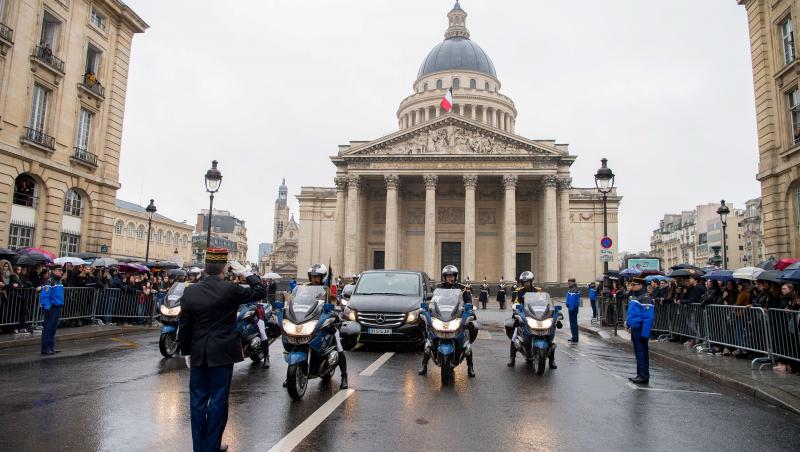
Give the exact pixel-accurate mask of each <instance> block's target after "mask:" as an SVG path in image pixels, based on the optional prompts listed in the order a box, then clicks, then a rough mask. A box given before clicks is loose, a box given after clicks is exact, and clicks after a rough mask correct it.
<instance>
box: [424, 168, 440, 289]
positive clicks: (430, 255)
mask: <svg viewBox="0 0 800 452" xmlns="http://www.w3.org/2000/svg"><path fill="white" fill-rule="evenodd" d="M424 179H425V250H424V252H425V260H424V262H425V271H426V272H428V275H429V276H431V275H433V276H431V277H432V278H434V279H436V275H438V274H439V272H438V271H437V270H436V182H437V181H438V179H439V178H438V177H437V176H436V175H435V174H426V175H425V176H424Z"/></svg>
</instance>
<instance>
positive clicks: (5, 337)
mask: <svg viewBox="0 0 800 452" xmlns="http://www.w3.org/2000/svg"><path fill="white" fill-rule="evenodd" d="M159 328H161V327H160V326H158V325H157V324H156V323H155V322H154V323H153V326H152V327H148V326H147V325H102V326H98V325H87V326H79V327H74V328H73V327H65V328H60V329H59V330H58V331H57V332H56V340H57V341H59V342H61V341H74V340H79V339H90V338H94V337H102V336H112V335H123V336H124V335H125V334H131V333H138V332H141V331H151V330H153V331H157V330H158V329H159ZM41 340H42V331H41V330H37V331H34V333H33V334H2V335H0V350H5V349H9V348H15V347H25V346H28V345H34V344H39V343H40V342H41Z"/></svg>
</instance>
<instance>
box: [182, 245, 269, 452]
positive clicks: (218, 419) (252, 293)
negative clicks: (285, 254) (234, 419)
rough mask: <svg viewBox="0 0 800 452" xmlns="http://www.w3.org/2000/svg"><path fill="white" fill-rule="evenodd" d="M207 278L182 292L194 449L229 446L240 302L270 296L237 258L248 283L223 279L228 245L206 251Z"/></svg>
mask: <svg viewBox="0 0 800 452" xmlns="http://www.w3.org/2000/svg"><path fill="white" fill-rule="evenodd" d="M205 262H206V266H205V272H206V275H207V276H206V278H205V279H203V280H202V281H200V282H198V283H196V284H192V285H190V286H188V287H187V288H186V290H185V291H184V292H183V297H182V298H181V314H180V330H179V331H180V333H179V335H180V338H179V339H180V346H181V353H182V354H183V355H189V356H190V364H191V372H190V374H189V403H190V406H191V423H192V444H193V445H194V450H195V452H198V451H202V452H209V451H217V450H226V449H227V445H222V443H221V441H222V433H223V432H224V431H225V424H226V423H227V422H228V395H229V393H230V387H231V377H232V375H233V364H234V363H237V362H240V361H242V360H243V356H242V345H241V340H240V339H239V332H238V330H237V329H236V312H237V310H238V309H239V305H241V304H246V303H251V302H255V301H258V300H261V299H263V298H265V297H266V296H267V291H266V288H265V287H264V286H263V285H262V284H261V278H259V277H258V275H254V274H252V272H250V271H248V270H247V269H246V268H245V267H244V266H242V265H241V264H239V263H238V262H234V263H232V264H231V268H232V269H233V270H234V272H235V273H236V274H237V275H239V276H245V277H246V278H247V284H249V285H250V287H249V288H248V287H243V286H240V285H239V284H234V283H230V282H226V281H223V280H222V274H223V271H224V270H225V267H226V266H227V263H228V250H227V249H208V250H207V251H206V261H205Z"/></svg>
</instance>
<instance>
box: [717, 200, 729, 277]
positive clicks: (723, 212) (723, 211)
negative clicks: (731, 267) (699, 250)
mask: <svg viewBox="0 0 800 452" xmlns="http://www.w3.org/2000/svg"><path fill="white" fill-rule="evenodd" d="M729 213H731V209H729V208H728V206H726V205H725V200H724V199H723V200H722V201H720V204H719V209H717V214H718V215H719V219H720V221H721V222H722V268H724V269H727V268H728V244H727V237H726V236H727V235H728V234H727V229H728V214H729Z"/></svg>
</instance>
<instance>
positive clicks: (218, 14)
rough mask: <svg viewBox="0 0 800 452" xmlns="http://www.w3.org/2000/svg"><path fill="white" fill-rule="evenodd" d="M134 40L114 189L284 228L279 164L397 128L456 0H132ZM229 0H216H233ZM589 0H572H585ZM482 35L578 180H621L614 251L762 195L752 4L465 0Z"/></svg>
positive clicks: (289, 175)
mask: <svg viewBox="0 0 800 452" xmlns="http://www.w3.org/2000/svg"><path fill="white" fill-rule="evenodd" d="M126 2H127V3H128V4H129V5H130V6H131V7H132V8H133V9H134V10H135V11H136V12H137V13H138V14H139V15H140V16H141V17H142V18H143V19H144V20H145V21H146V22H147V23H148V24H149V25H150V29H149V30H147V32H145V33H144V34H142V35H137V36H136V37H135V39H134V46H133V52H132V54H131V67H130V74H129V79H128V97H127V106H126V110H125V128H124V136H123V153H122V163H121V165H122V168H121V175H120V178H121V183H122V189H121V190H120V192H119V197H121V198H122V199H125V200H129V201H133V202H140V203H142V205H146V202H147V200H148V199H150V198H151V197H152V198H155V200H156V205H157V206H158V209H159V213H162V214H164V215H167V216H169V217H171V218H173V219H177V220H184V219H185V220H188V221H189V222H190V223H192V224H193V223H194V221H195V218H196V214H197V212H198V210H199V209H201V208H208V196H207V194H206V193H205V188H204V185H203V175H204V173H205V171H206V170H207V169H208V168H209V167H210V162H211V160H212V159H217V160H219V161H220V164H219V167H220V169H221V171H222V173H223V176H224V179H223V183H222V187H221V190H220V192H219V194H218V196H217V198H216V200H215V207H216V208H220V209H225V210H230V211H231V212H233V213H234V214H235V215H236V216H238V217H239V218H241V219H243V220H245V221H246V222H247V228H248V238H249V248H250V252H249V256H250V258H251V259H255V257H256V255H257V251H258V243H260V242H271V241H272V218H273V215H272V213H273V204H274V201H275V198H276V196H277V189H278V185H280V182H281V178H283V177H286V183H287V184H288V186H289V195H290V206H291V207H292V210H293V211H294V212H295V213H296V212H297V201H296V199H295V197H294V196H295V195H297V194H298V193H299V191H300V186H303V185H315V186H332V185H333V176H334V172H335V170H334V167H333V165H332V164H331V163H330V160H329V156H331V155H334V154H335V153H336V152H337V145H338V144H343V143H347V142H348V141H349V140H371V139H375V138H379V137H381V136H383V135H386V134H388V133H391V132H393V131H395V130H396V129H397V118H396V111H397V107H398V105H399V104H400V101H401V100H402V99H403V98H404V97H406V96H408V95H409V94H411V93H412V83H413V82H414V79H415V77H416V74H417V70H418V69H419V65H420V63H421V62H422V60H423V59H424V58H425V56H426V55H427V54H428V52H429V51H430V49H431V48H433V46H435V45H436V44H438V43H439V42H440V41H441V40H442V39H443V33H444V31H445V29H446V26H447V21H446V17H445V16H446V13H447V12H448V11H449V10H450V8H451V7H452V6H453V3H454V2H453V1H452V0H403V1H398V0H369V1H365V0H336V1H330V0H302V1H296V0H258V1H256V0H229V1H226V2H219V1H211V0H169V1H153V0H126ZM222 5H224V6H222ZM578 5H579V6H578ZM462 6H463V8H464V9H465V10H466V11H467V12H468V14H469V17H468V18H467V26H468V28H469V30H470V32H471V34H472V39H473V40H474V41H475V42H477V43H478V44H479V45H480V46H481V47H482V48H483V49H484V50H485V51H486V52H487V53H488V54H489V56H490V57H491V58H492V60H493V61H494V65H495V67H496V68H497V74H498V77H499V78H500V81H501V82H502V84H503V86H502V92H503V93H504V94H506V95H508V96H510V97H511V98H512V99H513V100H514V102H515V103H516V106H517V109H518V111H519V116H518V118H517V127H516V132H517V133H518V134H520V135H522V136H525V137H527V138H531V139H556V140H558V141H559V142H564V143H569V144H570V150H571V153H572V154H576V155H578V160H577V161H576V162H575V164H574V165H573V166H572V177H573V185H575V186H579V187H581V186H586V187H588V186H593V185H594V182H593V175H594V172H595V171H596V170H597V168H598V167H599V160H600V158H601V157H607V158H608V159H609V166H610V167H611V168H612V169H613V170H614V172H615V173H616V174H617V185H618V187H619V190H620V194H622V195H623V196H624V200H623V205H622V210H621V215H620V222H621V223H620V237H619V238H618V239H619V242H618V243H619V247H620V248H619V249H620V250H631V251H638V250H647V249H649V239H650V234H651V231H652V230H653V229H655V228H656V227H657V226H658V221H659V219H661V218H662V217H663V215H664V214H665V213H669V212H679V211H680V210H688V209H691V208H693V207H694V206H695V205H696V204H700V203H707V202H719V200H720V199H722V198H725V199H726V200H729V201H730V202H732V203H733V204H734V205H735V206H737V207H743V206H744V201H745V200H747V199H750V198H753V197H757V196H759V192H760V190H759V186H758V183H757V182H756V180H755V174H756V172H757V156H758V150H757V139H756V124H755V109H754V99H753V84H752V72H751V61H750V44H749V40H748V31H747V22H746V20H747V19H746V14H745V10H744V8H743V7H740V6H738V5H737V4H736V2H735V1H734V0H703V1H698V0H670V1H668V2H655V1H642V0H595V1H581V2H553V1H550V0H491V1H489V0H464V1H462Z"/></svg>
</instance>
